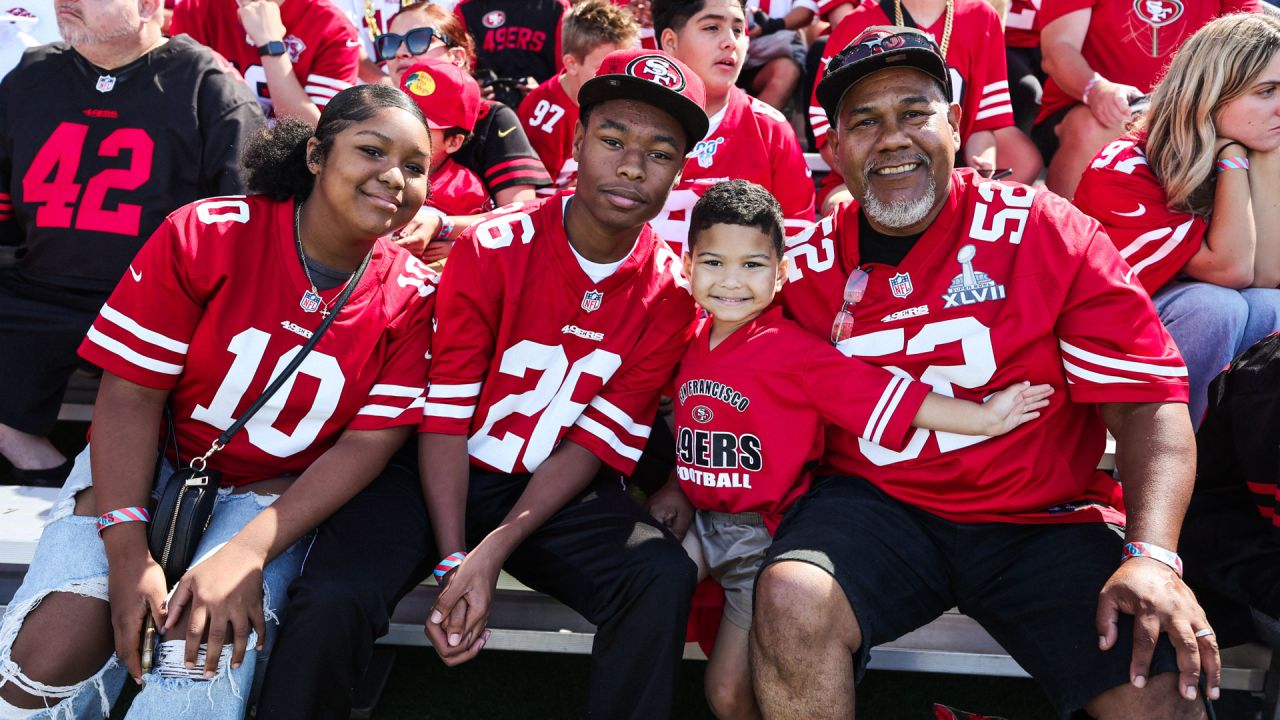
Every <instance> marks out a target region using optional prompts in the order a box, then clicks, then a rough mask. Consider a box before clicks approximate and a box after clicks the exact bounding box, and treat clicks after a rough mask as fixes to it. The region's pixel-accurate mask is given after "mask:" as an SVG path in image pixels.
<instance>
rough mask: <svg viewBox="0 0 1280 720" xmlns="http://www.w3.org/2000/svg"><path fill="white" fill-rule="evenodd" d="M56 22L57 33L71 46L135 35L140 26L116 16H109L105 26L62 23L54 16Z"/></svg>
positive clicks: (94, 43) (95, 43) (92, 43)
mask: <svg viewBox="0 0 1280 720" xmlns="http://www.w3.org/2000/svg"><path fill="white" fill-rule="evenodd" d="M112 21H114V22H112ZM56 23H57V25H58V34H59V35H61V36H62V39H63V41H65V42H66V43H67V44H68V45H70V46H71V47H81V46H84V45H97V44H99V43H104V42H109V41H111V40H116V39H119V38H122V37H125V36H126V35H135V34H137V33H138V31H139V27H140V26H134V25H132V24H131V23H129V22H127V18H122V17H118V16H117V17H112V18H109V19H108V22H107V23H105V27H101V28H86V27H83V26H79V25H71V24H70V23H64V22H63V21H62V19H61V18H56Z"/></svg>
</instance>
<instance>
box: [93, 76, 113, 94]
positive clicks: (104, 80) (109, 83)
mask: <svg viewBox="0 0 1280 720" xmlns="http://www.w3.org/2000/svg"><path fill="white" fill-rule="evenodd" d="M96 87H97V88H98V92H100V93H109V92H111V91H112V90H114V89H115V87H116V79H115V77H114V76H112V75H99V76H98V84H97V86H96Z"/></svg>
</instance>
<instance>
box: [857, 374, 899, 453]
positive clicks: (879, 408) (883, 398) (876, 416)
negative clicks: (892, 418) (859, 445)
mask: <svg viewBox="0 0 1280 720" xmlns="http://www.w3.org/2000/svg"><path fill="white" fill-rule="evenodd" d="M901 383H902V377H900V376H898V375H894V376H893V377H892V378H890V379H889V384H888V385H886V386H885V387H884V392H882V393H880V399H879V400H877V401H876V406H875V408H874V409H873V410H872V411H871V417H869V418H867V427H866V428H865V429H864V430H863V431H862V437H864V438H866V439H868V440H870V439H871V437H872V435H874V434H875V431H876V425H878V424H880V413H881V412H883V411H884V406H885V404H886V403H888V402H889V398H891V397H893V391H894V390H895V389H896V388H897V387H898V385H900V384H901Z"/></svg>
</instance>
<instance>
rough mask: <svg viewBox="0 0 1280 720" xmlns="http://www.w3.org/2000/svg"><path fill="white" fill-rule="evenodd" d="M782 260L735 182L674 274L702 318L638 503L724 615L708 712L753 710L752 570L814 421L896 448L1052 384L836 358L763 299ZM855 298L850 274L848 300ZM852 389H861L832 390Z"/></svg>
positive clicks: (697, 224)
mask: <svg viewBox="0 0 1280 720" xmlns="http://www.w3.org/2000/svg"><path fill="white" fill-rule="evenodd" d="M787 264H788V263H787V260H786V258H784V257H783V215H782V210H781V208H780V207H779V205H778V201H777V200H775V199H774V198H773V196H772V195H770V194H769V192H768V191H767V190H765V189H764V188H762V187H760V186H759V185H755V184H753V183H749V182H746V181H743V180H733V181H730V182H726V183H722V184H720V185H717V186H715V187H713V188H710V189H709V190H707V192H706V194H704V195H703V196H702V198H701V199H700V200H698V203H697V204H696V205H695V206H694V207H693V212H692V215H691V218H690V232H689V250H688V252H686V253H685V256H684V267H685V274H686V275H687V276H688V277H689V278H690V282H691V285H692V290H693V297H694V300H696V301H697V303H698V304H699V305H701V306H702V308H703V309H705V310H706V311H707V312H708V313H709V314H710V317H708V318H706V319H705V320H703V321H701V322H700V323H699V325H698V327H697V329H696V335H695V336H694V340H693V343H692V344H691V345H690V347H689V350H688V351H687V352H686V353H685V356H684V359H683V360H682V361H681V363H680V367H679V369H678V370H677V373H676V405H675V424H676V448H677V450H676V478H677V479H676V480H673V481H672V482H670V483H668V484H667V485H666V486H665V487H664V488H663V489H662V490H660V491H659V492H658V493H657V494H655V496H654V498H653V500H652V501H651V503H650V511H651V512H652V513H653V514H654V517H655V518H657V519H658V520H660V521H662V522H663V523H665V524H666V525H668V526H669V527H671V528H672V530H673V532H675V533H676V535H677V536H680V535H683V534H684V533H685V532H686V530H689V529H692V532H691V533H689V534H688V535H687V536H686V537H685V540H684V545H685V548H686V550H688V551H689V553H690V555H691V556H693V557H694V559H695V561H696V562H697V563H698V565H699V574H700V575H701V576H706V575H707V574H710V576H711V577H712V578H714V579H715V580H716V581H717V582H718V583H720V585H721V586H722V587H723V588H724V591H725V608H724V618H725V619H726V620H728V622H722V623H721V624H720V630H719V634H718V635H717V637H716V643H715V649H714V651H713V652H712V653H711V657H710V662H709V663H708V665H707V679H706V689H707V699H708V702H709V703H710V704H711V708H712V710H713V711H714V712H715V714H716V715H717V717H720V718H744V717H759V711H758V709H757V708H756V704H755V698H754V695H753V694H752V689H751V680H750V675H749V673H748V666H747V633H748V630H749V628H750V626H751V614H752V594H753V587H754V584H755V577H756V573H757V572H758V570H759V568H760V563H761V561H762V560H763V559H764V554H765V550H767V549H768V547H769V544H770V542H771V536H772V533H773V531H774V530H775V529H776V528H777V527H778V524H779V523H780V522H781V520H782V516H783V514H784V513H785V512H786V510H787V509H788V508H789V507H790V506H791V504H792V503H793V502H794V501H795V500H796V499H797V498H798V497H799V496H800V495H801V494H802V493H804V491H805V490H806V489H807V488H808V486H809V480H810V474H809V471H810V468H811V467H812V466H813V465H814V464H815V463H816V462H817V461H818V460H819V459H820V457H821V455H822V447H823V442H822V438H823V433H822V431H823V427H824V424H825V423H832V424H837V425H841V426H843V427H845V428H846V429H848V430H850V431H853V432H856V433H858V434H859V435H860V436H861V437H862V441H863V442H867V443H876V444H879V445H883V446H885V447H888V448H891V449H895V450H900V449H902V448H903V447H904V446H906V445H907V444H908V443H910V442H912V441H913V440H914V436H912V434H911V432H910V431H911V428H912V427H922V428H928V429H932V430H936V431H945V432H951V433H957V434H962V435H985V436H995V435H1002V434H1004V433H1007V432H1009V431H1010V430H1012V429H1014V428H1016V427H1017V426H1019V425H1021V424H1023V423H1025V422H1028V421H1030V420H1033V419H1035V418H1037V417H1039V415H1040V413H1039V412H1037V410H1039V409H1040V408H1043V407H1045V406H1046V405H1048V402H1049V401H1048V399H1047V398H1048V396H1049V395H1050V394H1051V393H1052V392H1053V390H1052V388H1051V387H1050V386H1048V385H1036V386H1031V385H1030V383H1026V382H1020V383H1015V384H1014V385H1011V386H1010V387H1008V388H1006V389H1004V390H1001V391H1000V392H997V393H995V394H994V395H992V396H991V397H990V398H988V399H987V401H986V402H985V403H984V404H978V403H974V402H969V401H966V400H957V399H954V398H951V397H948V396H945V395H941V394H938V393H934V392H930V387H929V385H928V384H927V383H923V382H919V381H916V380H912V379H910V378H907V377H903V376H900V375H896V374H894V373H891V372H889V371H888V370H887V369H884V368H880V367H877V366H874V365H871V364H869V363H864V362H861V361H858V360H857V359H856V358H855V359H850V358H849V357H845V353H846V352H847V350H844V349H838V348H841V346H840V345H837V347H831V345H830V344H828V343H826V342H824V341H823V340H822V339H821V338H818V337H816V336H814V335H812V334H811V333H809V332H808V331H806V330H804V329H802V328H801V327H800V326H799V325H796V324H795V323H793V322H791V321H790V320H787V319H785V318H783V317H782V309H781V308H780V307H771V305H772V304H773V299H774V294H775V293H777V291H778V290H779V289H780V288H781V287H782V283H783V281H784V279H785V278H786V276H787ZM860 294H861V293H860V289H859V288H856V287H852V284H851V287H850V288H846V291H845V298H844V299H845V303H846V305H852V304H855V303H857V302H858V301H859V300H860V299H861V297H860ZM838 329H841V330H842V328H840V327H839V326H837V328H833V331H832V333H833V339H838V338H837V337H835V336H836V332H837V330H838ZM842 344H843V345H847V344H848V343H842ZM850 385H855V386H857V387H858V388H860V389H862V392H860V393H849V392H832V391H831V389H833V388H841V387H849V386H850ZM850 397H853V398H855V400H854V401H853V402H849V399H850ZM694 509H696V510H697V512H696V513H692V512H691V510H694ZM691 525H692V527H691V528H690V526H691Z"/></svg>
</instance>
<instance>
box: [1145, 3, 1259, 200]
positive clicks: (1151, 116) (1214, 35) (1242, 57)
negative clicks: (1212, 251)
mask: <svg viewBox="0 0 1280 720" xmlns="http://www.w3.org/2000/svg"><path fill="white" fill-rule="evenodd" d="M1277 51H1280V21H1277V20H1276V19H1274V18H1272V17H1270V16H1268V15H1266V14H1264V13H1241V14H1236V15H1227V16H1225V17H1220V18H1218V19H1216V20H1214V21H1212V22H1210V23H1209V24H1207V25H1205V26H1204V27H1202V28H1200V29H1199V30H1198V31H1197V32H1196V33H1195V34H1194V35H1192V36H1191V37H1190V38H1189V39H1188V40H1187V41H1186V42H1185V43H1183V45H1182V47H1181V48H1179V49H1178V52H1177V53H1175V54H1174V56H1173V61H1172V62H1171V63H1169V68H1168V70H1167V71H1166V72H1165V75H1164V78H1163V79H1162V80H1161V81H1160V84H1159V85H1157V86H1156V88H1155V90H1154V91H1153V92H1152V94H1151V104H1150V107H1148V108H1147V111H1146V113H1145V114H1144V115H1143V116H1142V117H1141V118H1140V119H1139V120H1138V123H1137V127H1138V129H1141V130H1145V131H1146V133H1147V163H1148V165H1149V166H1150V168H1151V172H1152V173H1154V174H1155V176H1156V178H1157V179H1158V180H1159V181H1160V184H1161V186H1163V187H1164V190H1165V193H1166V195H1167V196H1168V203H1169V207H1170V208H1171V209H1173V210H1179V211H1182V212H1189V213H1194V214H1196V215H1201V216H1207V215H1208V214H1209V213H1210V211H1211V210H1212V209H1213V193H1214V184H1215V177H1214V175H1215V174H1214V164H1215V162H1216V160H1217V158H1216V152H1215V150H1214V141H1215V140H1216V139H1217V137H1218V131H1217V127H1216V125H1215V123H1214V114H1215V113H1216V112H1217V111H1218V110H1220V109H1221V108H1222V107H1223V106H1224V105H1226V104H1227V103H1229V102H1231V101H1232V100H1235V99H1236V98H1238V97H1241V96H1242V95H1244V94H1245V93H1247V92H1249V90H1250V88H1252V87H1253V85H1254V83H1256V82H1257V80H1258V77H1259V76H1260V75H1261V74H1262V71H1263V70H1264V69H1265V68H1266V67H1267V64H1268V63H1270V62H1271V58H1272V57H1274V56H1275V54H1276V52H1277Z"/></svg>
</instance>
